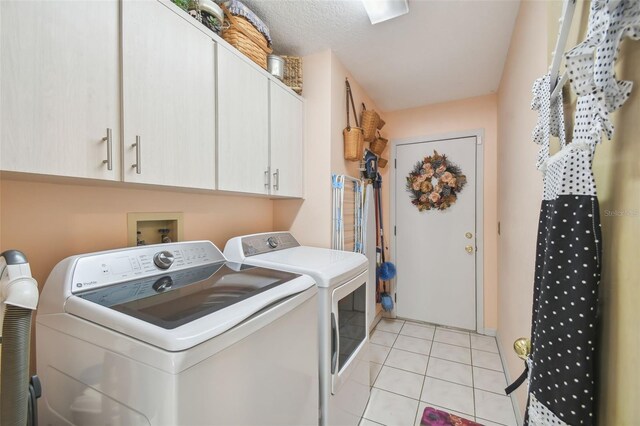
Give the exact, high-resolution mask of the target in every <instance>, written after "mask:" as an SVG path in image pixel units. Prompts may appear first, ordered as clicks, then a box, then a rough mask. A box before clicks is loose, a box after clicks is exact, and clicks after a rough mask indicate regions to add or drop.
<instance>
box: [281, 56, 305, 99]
mask: <svg viewBox="0 0 640 426" xmlns="http://www.w3.org/2000/svg"><path fill="white" fill-rule="evenodd" d="M282 59H284V79H283V80H282V81H283V83H284V84H286V85H287V86H289V87H291V88H292V89H293V91H294V92H296V93H297V94H298V95H302V58H301V57H299V56H282Z"/></svg>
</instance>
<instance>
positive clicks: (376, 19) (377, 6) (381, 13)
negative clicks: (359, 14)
mask: <svg viewBox="0 0 640 426" xmlns="http://www.w3.org/2000/svg"><path fill="white" fill-rule="evenodd" d="M362 3H364V8H365V10H366V11H367V15H369V20H371V24H372V25H374V24H378V23H380V22H384V21H388V20H389V19H393V18H397V17H398V16H402V15H404V14H406V13H409V5H408V4H407V0H362Z"/></svg>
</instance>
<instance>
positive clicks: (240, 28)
mask: <svg viewBox="0 0 640 426" xmlns="http://www.w3.org/2000/svg"><path fill="white" fill-rule="evenodd" d="M221 7H222V10H223V11H224V14H225V16H226V18H227V22H229V28H227V29H224V30H222V38H223V39H225V41H226V42H227V43H229V44H230V45H232V46H233V47H235V48H236V49H238V50H239V51H240V52H241V53H242V54H243V55H245V56H246V57H248V58H249V59H251V60H252V61H253V62H255V63H256V64H258V65H260V66H261V67H262V68H264V69H265V70H266V69H267V55H269V54H270V53H271V52H273V50H272V49H271V48H270V47H269V43H268V42H267V39H266V38H265V37H264V35H262V33H261V32H260V31H258V30H257V29H256V28H255V27H254V26H253V24H252V23H251V22H249V21H247V20H246V19H245V18H244V17H243V16H234V15H232V14H231V13H230V12H229V9H227V8H226V7H225V6H224V5H222V6H221Z"/></svg>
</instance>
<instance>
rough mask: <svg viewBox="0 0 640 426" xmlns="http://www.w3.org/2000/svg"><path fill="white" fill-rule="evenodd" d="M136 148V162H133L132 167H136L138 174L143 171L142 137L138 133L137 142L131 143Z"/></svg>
mask: <svg viewBox="0 0 640 426" xmlns="http://www.w3.org/2000/svg"><path fill="white" fill-rule="evenodd" d="M131 147H132V148H135V149H136V164H132V165H131V168H134V169H136V173H137V174H141V173H142V157H141V156H142V138H141V137H140V136H138V135H136V143H133V144H131Z"/></svg>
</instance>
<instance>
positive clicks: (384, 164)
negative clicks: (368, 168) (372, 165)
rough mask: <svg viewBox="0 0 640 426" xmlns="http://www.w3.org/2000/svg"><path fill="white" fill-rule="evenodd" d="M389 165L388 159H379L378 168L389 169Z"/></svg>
mask: <svg viewBox="0 0 640 426" xmlns="http://www.w3.org/2000/svg"><path fill="white" fill-rule="evenodd" d="M387 163H388V160H387V159H386V158H382V157H380V158H378V167H380V168H381V169H384V168H385V167H387Z"/></svg>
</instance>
